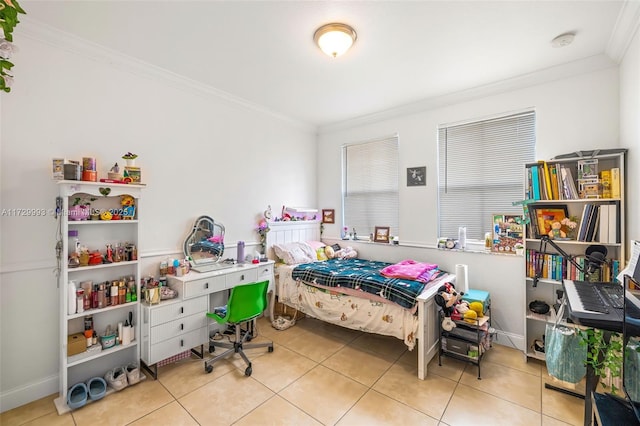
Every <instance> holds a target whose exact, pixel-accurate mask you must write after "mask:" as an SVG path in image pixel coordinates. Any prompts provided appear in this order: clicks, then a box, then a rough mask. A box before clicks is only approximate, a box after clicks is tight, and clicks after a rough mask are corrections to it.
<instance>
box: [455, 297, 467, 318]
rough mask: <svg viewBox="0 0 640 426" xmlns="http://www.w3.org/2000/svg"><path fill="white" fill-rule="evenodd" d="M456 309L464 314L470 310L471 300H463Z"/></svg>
mask: <svg viewBox="0 0 640 426" xmlns="http://www.w3.org/2000/svg"><path fill="white" fill-rule="evenodd" d="M455 308H456V311H458V313H459V314H460V315H464V314H465V313H466V312H467V311H468V310H469V302H467V301H466V300H461V301H460V302H459V303H458V304H457V305H456V306H455Z"/></svg>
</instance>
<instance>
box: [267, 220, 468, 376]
mask: <svg viewBox="0 0 640 426" xmlns="http://www.w3.org/2000/svg"><path fill="white" fill-rule="evenodd" d="M269 226H270V231H269V233H268V234H267V249H268V251H267V254H268V257H269V258H271V259H273V260H276V261H277V264H276V265H277V266H276V277H277V280H276V295H277V297H278V301H279V302H281V303H283V304H285V305H287V306H289V307H291V308H293V309H297V310H298V311H300V312H302V313H304V314H305V315H308V316H311V317H314V318H317V319H319V320H322V321H325V322H328V323H331V324H336V325H339V326H342V327H347V328H350V329H354V330H360V331H364V332H367V333H375V334H382V335H386V336H393V337H396V338H398V339H401V340H402V341H403V342H404V343H405V344H406V346H407V347H408V348H409V349H410V350H414V349H416V348H417V351H418V378H419V379H422V380H424V378H425V376H426V373H427V364H428V363H429V361H430V360H431V359H432V358H433V356H434V355H436V354H437V350H438V322H437V308H436V304H435V302H434V299H433V296H434V295H435V293H436V292H437V290H438V288H439V287H440V285H442V284H443V283H445V282H452V281H454V280H455V276H453V275H452V274H449V273H446V272H444V271H440V270H435V271H434V272H433V274H431V275H430V276H429V277H428V279H425V278H426V277H424V276H423V277H421V278H422V279H421V281H415V280H408V279H402V278H387V277H383V276H382V275H381V274H380V270H382V269H383V268H385V267H388V266H391V265H392V264H390V263H387V262H379V261H372V260H365V259H345V260H341V259H331V260H326V261H317V262H296V256H295V255H294V256H293V257H294V259H287V264H283V263H282V262H281V259H280V258H279V256H278V255H277V254H276V251H275V250H274V247H275V248H278V249H279V250H278V254H282V251H281V250H280V249H281V248H282V247H283V246H286V247H288V248H291V247H295V246H296V244H294V243H301V242H304V243H310V244H311V245H312V247H311V249H312V250H313V251H312V252H311V253H313V254H315V252H314V251H315V250H316V249H317V247H313V244H314V243H315V244H317V241H319V239H320V229H319V228H320V225H319V223H318V222H315V221H299V222H274V223H270V224H269ZM300 246H301V247H303V246H305V245H303V244H300ZM303 250H304V249H303ZM311 253H306V255H307V256H309V255H311ZM298 254H299V253H298ZM298 259H304V256H303V255H302V254H299V256H298ZM354 278H355V279H354ZM425 281H426V282H425Z"/></svg>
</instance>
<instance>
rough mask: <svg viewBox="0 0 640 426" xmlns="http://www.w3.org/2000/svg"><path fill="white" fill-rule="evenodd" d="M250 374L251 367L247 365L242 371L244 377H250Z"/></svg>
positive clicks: (251, 371)
mask: <svg viewBox="0 0 640 426" xmlns="http://www.w3.org/2000/svg"><path fill="white" fill-rule="evenodd" d="M251 373H253V369H252V368H251V365H249V366H248V367H247V369H246V370H244V375H245V376H250V375H251Z"/></svg>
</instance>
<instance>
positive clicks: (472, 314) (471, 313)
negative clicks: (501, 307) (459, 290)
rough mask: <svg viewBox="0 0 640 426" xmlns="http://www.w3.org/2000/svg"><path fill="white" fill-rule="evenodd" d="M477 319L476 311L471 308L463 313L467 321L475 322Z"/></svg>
mask: <svg viewBox="0 0 640 426" xmlns="http://www.w3.org/2000/svg"><path fill="white" fill-rule="evenodd" d="M477 319H478V314H477V313H476V311H473V310H471V309H469V310H468V311H467V312H465V314H464V320H465V321H466V322H468V323H471V324H475V323H476V320H477Z"/></svg>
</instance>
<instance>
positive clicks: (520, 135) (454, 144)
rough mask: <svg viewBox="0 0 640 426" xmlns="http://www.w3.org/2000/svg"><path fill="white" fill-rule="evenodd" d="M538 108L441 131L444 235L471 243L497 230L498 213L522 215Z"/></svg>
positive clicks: (440, 203) (449, 126)
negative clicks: (494, 218)
mask: <svg viewBox="0 0 640 426" xmlns="http://www.w3.org/2000/svg"><path fill="white" fill-rule="evenodd" d="M535 122H536V114H535V110H534V109H532V108H531V109H527V110H523V111H518V112H511V113H507V114H502V115H500V116H493V117H490V118H484V119H479V120H474V121H467V122H464V123H456V124H446V125H441V126H439V127H438V235H439V236H440V237H441V238H444V237H447V238H457V237H458V228H459V227H461V226H464V227H466V236H467V239H470V240H483V239H484V235H485V233H486V232H490V231H491V223H492V217H491V216H492V215H493V214H496V213H504V214H521V213H522V208H521V207H520V206H514V205H513V203H514V202H516V201H519V200H522V198H523V194H524V189H523V188H524V179H523V177H524V166H525V164H526V163H530V162H533V161H535V140H536V132H535V127H536V125H535Z"/></svg>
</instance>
